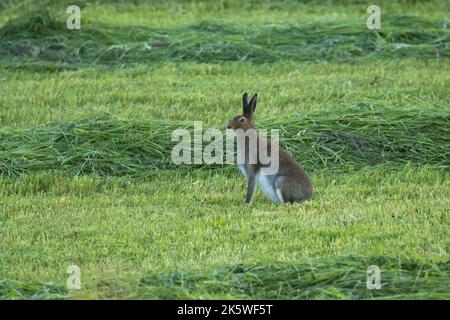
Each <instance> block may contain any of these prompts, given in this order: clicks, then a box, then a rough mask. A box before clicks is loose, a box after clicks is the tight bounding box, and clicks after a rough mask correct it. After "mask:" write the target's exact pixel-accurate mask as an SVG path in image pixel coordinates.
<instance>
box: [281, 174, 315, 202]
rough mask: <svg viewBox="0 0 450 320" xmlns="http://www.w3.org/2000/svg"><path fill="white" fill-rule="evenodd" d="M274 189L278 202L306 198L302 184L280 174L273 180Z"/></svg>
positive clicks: (298, 200)
mask: <svg viewBox="0 0 450 320" xmlns="http://www.w3.org/2000/svg"><path fill="white" fill-rule="evenodd" d="M275 191H276V193H277V196H278V198H279V199H280V202H283V203H284V202H300V201H304V200H306V199H307V198H308V196H307V194H306V192H304V190H303V187H302V185H300V184H299V183H298V181H297V180H295V179H293V178H291V177H287V176H280V177H278V178H277V179H276V180H275Z"/></svg>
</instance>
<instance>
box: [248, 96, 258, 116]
mask: <svg viewBox="0 0 450 320" xmlns="http://www.w3.org/2000/svg"><path fill="white" fill-rule="evenodd" d="M257 98H258V94H257V93H255V94H254V95H253V97H252V99H251V100H250V102H249V104H248V108H249V109H250V113H253V112H255V109H256V100H257Z"/></svg>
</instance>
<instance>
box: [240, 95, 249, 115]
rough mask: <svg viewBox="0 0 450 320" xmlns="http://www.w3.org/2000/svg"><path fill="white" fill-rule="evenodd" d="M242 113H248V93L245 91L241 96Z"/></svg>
mask: <svg viewBox="0 0 450 320" xmlns="http://www.w3.org/2000/svg"><path fill="white" fill-rule="evenodd" d="M242 104H243V106H242V114H248V113H249V112H248V111H249V108H248V94H247V92H244V95H243V96H242Z"/></svg>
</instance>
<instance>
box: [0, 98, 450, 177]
mask: <svg viewBox="0 0 450 320" xmlns="http://www.w3.org/2000/svg"><path fill="white" fill-rule="evenodd" d="M258 126H259V127H261V128H264V129H268V130H270V129H278V130H280V138H281V144H282V145H283V146H284V147H285V148H286V150H288V151H289V152H290V153H291V154H292V155H293V156H294V157H295V158H296V159H298V160H299V161H300V162H301V163H302V164H303V165H304V166H305V168H306V169H307V170H317V169H325V168H326V169H327V170H328V171H332V170H333V169H335V170H336V169H343V168H347V169H348V167H351V168H361V167H363V166H368V165H369V166H370V165H379V164H384V165H392V166H395V165H398V164H404V163H407V162H412V163H415V164H429V165H435V166H438V167H447V166H448V165H449V164H450V161H449V158H450V116H449V114H448V112H445V111H443V110H440V109H418V110H409V111H400V110H397V109H389V108H381V107H373V106H370V105H360V106H358V107H354V108H352V109H345V110H336V111H333V112H326V113H316V114H314V113H313V114H310V115H309V116H303V115H298V114H297V115H289V116H288V117H283V118H282V119H277V118H274V119H263V120H261V121H260V122H259V123H258ZM177 128H187V129H189V130H190V131H191V136H192V137H193V124H189V123H183V122H179V123H177V122H169V121H161V120H153V121H150V122H143V121H139V120H137V119H130V120H123V119H118V118H115V117H112V116H110V115H108V114H99V115H96V116H91V117H87V118H84V119H75V120H71V121H68V122H63V123H53V124H49V125H46V126H39V127H35V128H32V129H25V130H22V129H19V130H17V129H4V130H0V142H1V145H2V147H1V149H0V173H3V174H4V175H6V176H11V177H16V176H19V175H21V174H26V173H30V172H35V171H50V170H51V171H59V172H67V173H70V174H73V175H79V174H98V175H102V176H121V175H142V174H146V173H148V172H149V171H151V170H165V169H177V168H181V169H187V170H192V168H193V166H192V165H187V166H183V165H182V166H179V165H175V164H174V163H172V161H171V150H172V148H173V147H174V146H175V144H176V143H178V141H177V142H172V141H171V133H172V132H173V131H174V130H175V129H177ZM206 129H207V128H204V130H206ZM219 129H222V131H224V130H223V128H220V127H219ZM225 140H226V138H225V137H223V141H225ZM204 145H207V144H206V143H205V144H204ZM222 147H223V148H224V150H225V144H222ZM192 148H193V149H194V148H196V147H195V146H192ZM224 154H225V153H224ZM192 157H193V155H191V159H192ZM222 162H223V163H226V162H225V156H224V158H223V161H222ZM217 167H219V168H224V165H215V166H212V165H206V166H205V169H207V168H217ZM229 167H230V166H229V165H228V166H227V165H225V168H229ZM196 168H197V169H198V166H197V167H196Z"/></svg>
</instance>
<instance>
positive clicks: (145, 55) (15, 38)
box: [0, 9, 450, 70]
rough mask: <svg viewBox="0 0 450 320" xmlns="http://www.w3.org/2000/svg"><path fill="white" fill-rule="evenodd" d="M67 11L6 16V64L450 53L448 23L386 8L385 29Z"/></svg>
mask: <svg viewBox="0 0 450 320" xmlns="http://www.w3.org/2000/svg"><path fill="white" fill-rule="evenodd" d="M58 12H59V11H58ZM62 12H64V11H62ZM65 19H66V17H65V16H63V15H61V13H59V14H57V13H55V11H54V10H51V9H46V10H40V11H36V12H33V13H28V14H24V15H23V16H21V17H18V18H16V19H14V20H11V21H9V22H7V23H6V24H5V25H3V26H2V27H1V28H0V56H1V57H3V59H2V64H3V65H4V66H7V67H12V68H31V69H45V70H47V69H73V68H79V67H83V66H92V65H120V66H130V65H138V64H144V63H151V62H161V61H177V62H180V61H195V62H208V63H214V62H223V61H240V62H243V61H249V62H252V63H270V62H275V61H280V60H292V61H314V62H317V61H333V62H352V61H354V60H355V59H370V58H380V59H385V58H386V59H391V58H403V57H414V58H423V59H440V58H443V57H444V58H445V57H450V48H449V47H448V43H449V41H450V31H449V29H448V28H447V23H446V22H445V21H435V20H430V19H426V18H420V17H413V16H398V15H388V14H386V15H383V29H382V30H368V29H367V26H366V21H365V20H364V19H361V20H357V21H333V22H330V21H323V22H314V23H295V24H294V23H284V22H277V23H271V24H263V25H258V26H246V27H245V28H243V27H242V26H241V25H234V24H225V23H222V22H215V21H201V22H197V23H193V24H189V25H184V26H179V27H177V28H168V29H155V28H149V27H138V26H126V25H121V26H111V25H103V24H101V23H96V22H94V21H90V22H89V24H86V25H84V26H83V30H82V31H81V32H71V30H68V29H67V28H66V22H65Z"/></svg>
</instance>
